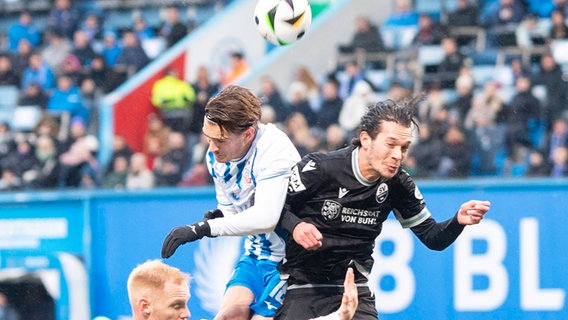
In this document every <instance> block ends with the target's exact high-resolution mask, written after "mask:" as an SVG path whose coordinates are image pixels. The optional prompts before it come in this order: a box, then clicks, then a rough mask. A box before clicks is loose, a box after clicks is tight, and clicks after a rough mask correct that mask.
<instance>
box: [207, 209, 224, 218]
mask: <svg viewBox="0 0 568 320" xmlns="http://www.w3.org/2000/svg"><path fill="white" fill-rule="evenodd" d="M217 218H223V211H221V210H219V209H215V210H209V211H207V212H205V214H203V221H207V220H211V219H217Z"/></svg>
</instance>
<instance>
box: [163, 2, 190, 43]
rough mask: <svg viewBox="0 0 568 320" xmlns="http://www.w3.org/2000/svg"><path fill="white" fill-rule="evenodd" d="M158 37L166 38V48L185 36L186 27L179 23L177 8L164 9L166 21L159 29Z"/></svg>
mask: <svg viewBox="0 0 568 320" xmlns="http://www.w3.org/2000/svg"><path fill="white" fill-rule="evenodd" d="M160 35H161V36H162V37H164V38H166V41H167V44H168V48H170V47H171V46H173V45H174V44H176V43H177V42H178V41H179V40H181V39H183V37H185V36H186V35H187V26H186V25H184V24H183V23H182V22H181V21H180V15H179V10H178V8H176V7H168V8H167V9H166V21H164V23H163V25H162V26H161V27H160Z"/></svg>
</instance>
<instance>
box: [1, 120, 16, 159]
mask: <svg viewBox="0 0 568 320" xmlns="http://www.w3.org/2000/svg"><path fill="white" fill-rule="evenodd" d="M14 150H16V142H15V140H14V132H12V130H11V128H10V125H9V124H8V123H7V122H0V168H1V167H2V166H1V164H2V161H3V160H4V159H5V158H6V157H7V156H8V155H9V154H11V153H12V152H14Z"/></svg>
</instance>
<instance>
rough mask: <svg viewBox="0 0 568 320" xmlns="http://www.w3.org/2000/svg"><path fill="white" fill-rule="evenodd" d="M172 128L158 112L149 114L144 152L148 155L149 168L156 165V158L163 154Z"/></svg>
mask: <svg viewBox="0 0 568 320" xmlns="http://www.w3.org/2000/svg"><path fill="white" fill-rule="evenodd" d="M170 131H171V130H170V128H169V127H168V126H166V125H165V124H164V121H163V120H162V119H161V118H160V117H159V116H158V115H156V114H154V113H152V114H150V115H148V130H147V131H146V133H145V134H144V145H143V149H142V152H143V153H144V154H145V155H146V160H147V161H148V164H147V165H148V168H153V167H154V159H156V158H158V157H160V156H162V154H164V152H165V147H166V146H167V144H168V137H169V135H170Z"/></svg>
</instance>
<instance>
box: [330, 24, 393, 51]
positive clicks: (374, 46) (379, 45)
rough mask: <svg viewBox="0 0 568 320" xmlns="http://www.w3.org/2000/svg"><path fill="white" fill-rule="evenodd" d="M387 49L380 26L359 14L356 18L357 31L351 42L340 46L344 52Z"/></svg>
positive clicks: (340, 49)
mask: <svg viewBox="0 0 568 320" xmlns="http://www.w3.org/2000/svg"><path fill="white" fill-rule="evenodd" d="M384 50H385V45H384V43H383V38H382V37H381V34H380V33H379V28H378V27H377V26H376V25H374V24H373V23H372V22H371V21H370V20H369V18H367V17H364V16H358V17H357V18H356V19H355V33H354V34H353V37H352V38H351V42H350V43H349V44H347V45H342V46H339V51H340V52H342V53H352V52H360V53H366V52H368V53H375V52H381V51H384Z"/></svg>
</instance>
